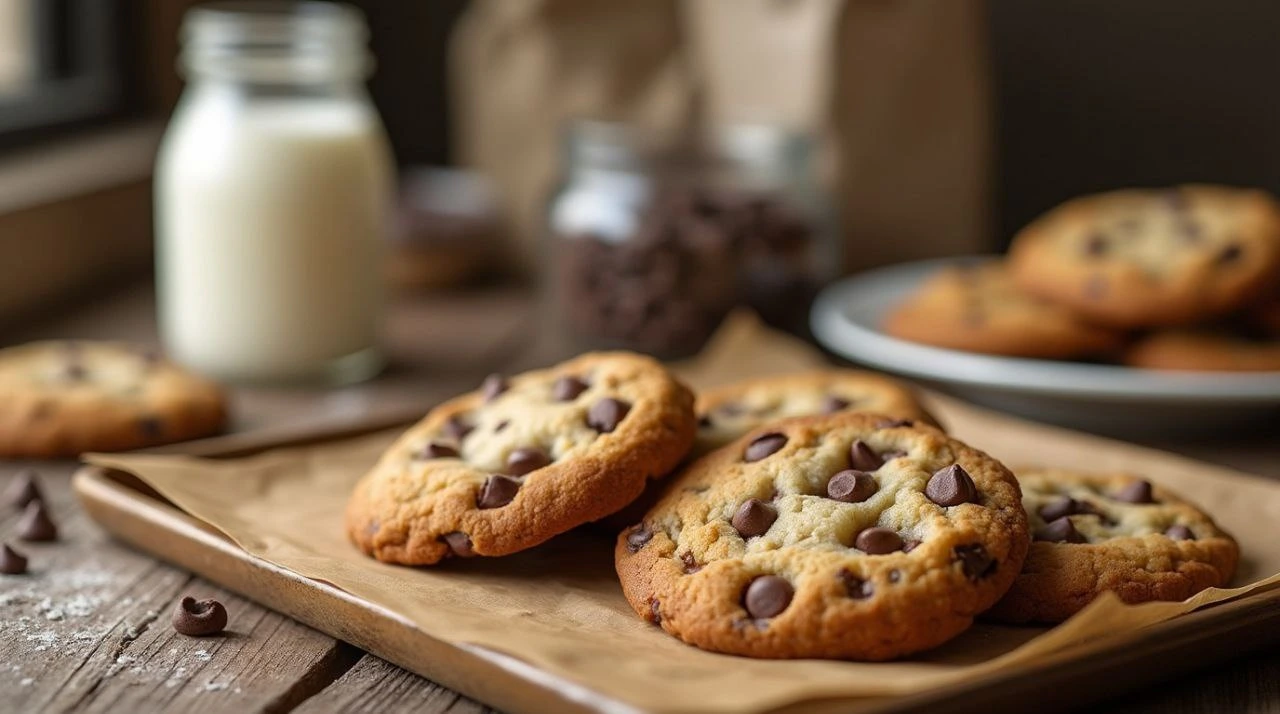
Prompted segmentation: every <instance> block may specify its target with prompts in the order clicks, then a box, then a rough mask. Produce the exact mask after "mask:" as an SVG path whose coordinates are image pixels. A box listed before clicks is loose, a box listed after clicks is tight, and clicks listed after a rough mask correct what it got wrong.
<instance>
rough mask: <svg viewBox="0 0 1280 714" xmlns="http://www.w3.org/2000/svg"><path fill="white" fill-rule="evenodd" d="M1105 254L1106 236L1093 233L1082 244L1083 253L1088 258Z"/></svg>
mask: <svg viewBox="0 0 1280 714" xmlns="http://www.w3.org/2000/svg"><path fill="white" fill-rule="evenodd" d="M1106 252H1107V238H1106V236H1104V235H1102V234H1100V233H1095V234H1093V235H1091V236H1089V238H1088V239H1087V240H1085V242H1084V253H1085V255H1088V256H1100V255H1103V254H1105V253H1106Z"/></svg>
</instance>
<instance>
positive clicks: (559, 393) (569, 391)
mask: <svg viewBox="0 0 1280 714" xmlns="http://www.w3.org/2000/svg"><path fill="white" fill-rule="evenodd" d="M590 386H591V385H589V384H587V383H586V382H584V381H582V380H581V379H578V378H577V377H573V376H565V377H561V378H560V379H557V380H556V383H555V384H553V385H551V396H552V397H555V400H556V401H557V402H571V401H573V400H574V399H577V398H578V395H579V394H582V393H583V392H585V391H587V388H588V387H590Z"/></svg>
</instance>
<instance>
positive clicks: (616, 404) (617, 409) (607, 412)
mask: <svg viewBox="0 0 1280 714" xmlns="http://www.w3.org/2000/svg"><path fill="white" fill-rule="evenodd" d="M629 411H631V405H630V404H628V403H626V402H624V401H621V400H618V399H614V398H613V397H605V398H604V399H601V400H600V401H598V402H596V403H595V404H593V405H591V409H590V411H588V412H587V426H589V427H591V428H592V429H595V430H596V431H598V432H600V433H601V434H608V433H609V432H611V431H613V430H614V429H617V428H618V424H619V423H621V422H622V420H623V419H624V418H626V416H627V412H629Z"/></svg>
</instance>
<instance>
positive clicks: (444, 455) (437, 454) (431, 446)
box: [418, 441, 458, 459]
mask: <svg viewBox="0 0 1280 714" xmlns="http://www.w3.org/2000/svg"><path fill="white" fill-rule="evenodd" d="M418 458H420V459H456V458H458V450H457V449H455V448H453V447H452V446H449V445H448V444H441V443H440V442H438V441H432V442H430V443H428V444H427V445H426V446H424V447H422V449H421V450H419V451H418Z"/></svg>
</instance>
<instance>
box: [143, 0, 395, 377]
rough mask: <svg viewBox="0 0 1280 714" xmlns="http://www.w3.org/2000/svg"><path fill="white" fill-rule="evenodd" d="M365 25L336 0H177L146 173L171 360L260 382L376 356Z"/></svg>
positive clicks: (349, 367) (362, 363)
mask: <svg viewBox="0 0 1280 714" xmlns="http://www.w3.org/2000/svg"><path fill="white" fill-rule="evenodd" d="M366 37H367V30H366V28H365V24H364V21H363V18H362V16H361V15H360V14H359V12H358V11H356V10H354V9H352V8H350V7H347V6H344V5H339V4H331V3H319V2H314V3H312V2H306V3H258V2H231V3H219V4H213V5H206V6H201V7H198V8H195V9H193V10H192V11H190V12H189V13H188V15H187V18H186V21H185V26H184V47H183V55H182V65H183V67H184V69H185V71H186V72H185V73H186V76H187V79H188V85H187V88H186V90H185V92H184V94H183V96H182V98H181V100H180V101H179V103H178V106H177V108H176V110H175V111H174V115H173V118H172V119H171V121H170V124H169V127H168V129H167V131H166V133H165V137H164V140H163V142H162V144H161V148H160V154H159V158H158V159H157V167H156V184H155V191H156V196H155V198H156V201H155V206H156V235H157V245H156V254H157V257H156V261H157V264H156V268H157V274H158V281H159V287H158V290H159V307H160V326H161V333H162V338H163V340H164V343H165V347H166V349H167V350H168V352H169V353H170V355H171V356H172V357H174V358H175V359H177V360H178V361H179V362H181V363H183V364H186V365H188V366H189V367H192V368H193V369H196V370H198V371H200V372H204V373H206V374H208V375H210V376H213V377H217V378H222V379H227V380H231V381H258V382H263V381H265V382H296V381H312V382H328V383H343V382H352V381H358V380H360V379H364V378H367V377H369V376H371V375H373V374H374V373H376V372H377V371H378V369H379V368H380V366H381V358H380V356H379V352H378V347H377V336H378V325H379V313H380V309H381V303H382V285H381V273H380V267H381V263H380V261H381V248H382V246H383V244H384V243H385V233H386V231H387V230H388V229H389V227H390V221H391V208H392V205H391V204H392V201H393V182H394V168H393V165H392V159H391V152H390V149H389V147H388V142H387V139H386V135H385V132H384V130H383V127H382V123H381V121H380V119H379V118H378V114H377V111H376V110H375V109H374V107H373V104H372V102H371V101H370V99H369V97H368V95H367V94H366V92H365V89H364V86H363V82H364V79H365V78H366V76H367V75H368V72H369V69H370V65H371V62H370V59H369V56H368V53H367V51H366V49H365V41H366Z"/></svg>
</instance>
